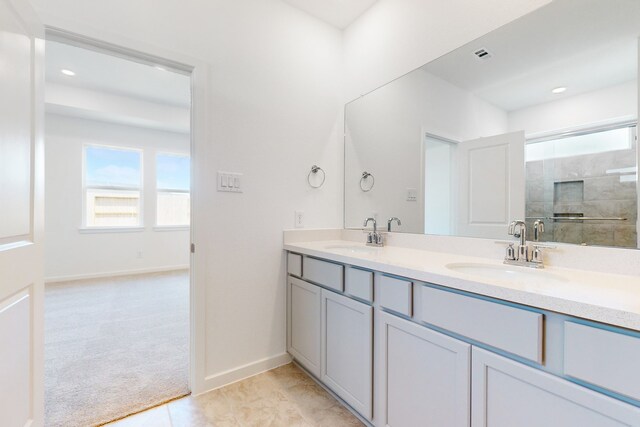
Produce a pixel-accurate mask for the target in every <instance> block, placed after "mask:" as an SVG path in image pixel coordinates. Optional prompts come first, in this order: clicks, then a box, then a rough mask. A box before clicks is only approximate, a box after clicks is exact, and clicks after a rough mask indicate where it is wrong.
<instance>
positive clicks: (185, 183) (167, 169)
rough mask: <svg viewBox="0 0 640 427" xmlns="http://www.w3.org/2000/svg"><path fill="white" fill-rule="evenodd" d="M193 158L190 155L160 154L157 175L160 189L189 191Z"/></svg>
mask: <svg viewBox="0 0 640 427" xmlns="http://www.w3.org/2000/svg"><path fill="white" fill-rule="evenodd" d="M190 169H191V159H190V158H189V157H188V156H179V155H174V154H158V156H157V163H156V176H157V185H158V189H164V190H183V191H189V188H190V186H191V185H190V184H191V183H190V175H191V173H190Z"/></svg>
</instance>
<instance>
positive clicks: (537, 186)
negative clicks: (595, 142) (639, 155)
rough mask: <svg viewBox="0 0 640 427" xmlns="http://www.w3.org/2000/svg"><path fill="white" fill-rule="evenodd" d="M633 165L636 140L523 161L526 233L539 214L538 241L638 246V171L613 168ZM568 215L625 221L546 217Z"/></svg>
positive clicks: (530, 231) (530, 229)
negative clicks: (624, 145)
mask: <svg viewBox="0 0 640 427" xmlns="http://www.w3.org/2000/svg"><path fill="white" fill-rule="evenodd" d="M635 166H636V149H635V144H634V147H633V148H632V149H629V150H618V151H609V152H605V153H597V154H587V155H581V156H573V157H564V158H556V159H545V160H539V161H534V162H527V164H526V182H527V184H526V216H527V225H528V228H529V230H528V231H529V233H532V232H533V231H532V225H533V222H534V221H535V219H536V218H537V217H540V218H541V219H543V218H544V219H543V221H544V223H545V233H544V234H543V235H542V238H541V239H540V240H542V241H554V242H565V243H576V244H586V245H600V246H618V247H634V248H635V247H638V244H637V231H636V221H637V215H638V202H637V190H636V179H635V175H636V174H635V172H631V173H629V172H625V173H620V172H613V171H614V170H615V169H623V168H630V167H635ZM629 179H630V180H629ZM570 214H575V215H582V216H584V217H598V218H600V217H621V218H626V220H625V221H586V220H585V221H553V220H550V219H547V218H549V217H553V216H558V215H570ZM529 236H533V234H529Z"/></svg>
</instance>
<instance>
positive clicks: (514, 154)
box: [455, 131, 525, 239]
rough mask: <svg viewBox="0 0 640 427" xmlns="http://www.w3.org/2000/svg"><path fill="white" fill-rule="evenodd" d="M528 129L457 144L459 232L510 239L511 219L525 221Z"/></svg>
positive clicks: (460, 234)
mask: <svg viewBox="0 0 640 427" xmlns="http://www.w3.org/2000/svg"><path fill="white" fill-rule="evenodd" d="M524 143H525V139H524V131H519V132H512V133H505V134H503V135H495V136H490V137H486V138H479V139H474V140H471V141H465V142H462V143H460V144H458V145H457V148H456V164H457V171H458V172H457V174H456V177H457V188H458V198H457V209H456V212H457V215H456V216H457V230H456V233H455V234H456V235H459V236H469V237H485V238H490V239H497V238H506V237H507V227H508V225H509V222H510V221H513V220H515V219H520V220H523V221H524V193H525V186H524Z"/></svg>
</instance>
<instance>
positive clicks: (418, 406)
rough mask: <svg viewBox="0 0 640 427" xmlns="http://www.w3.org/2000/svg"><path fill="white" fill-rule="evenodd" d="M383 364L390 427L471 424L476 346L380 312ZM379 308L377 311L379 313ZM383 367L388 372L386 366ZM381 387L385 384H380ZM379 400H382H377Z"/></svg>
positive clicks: (384, 414)
mask: <svg viewBox="0 0 640 427" xmlns="http://www.w3.org/2000/svg"><path fill="white" fill-rule="evenodd" d="M379 314H380V318H379V320H378V321H377V322H376V327H377V328H379V329H378V332H376V334H377V335H376V337H377V339H379V340H380V344H381V345H382V346H383V348H380V347H378V349H379V353H376V354H380V356H381V358H382V361H381V363H380V364H377V368H378V370H379V371H378V372H377V373H379V375H376V381H380V382H381V384H380V386H381V390H382V391H381V392H379V393H377V396H379V399H380V402H381V404H382V410H381V412H377V416H380V418H381V420H383V422H382V423H381V425H383V426H388V427H416V426H427V427H429V426H433V427H441V426H447V427H468V426H469V421H470V390H471V384H470V363H471V346H470V345H469V344H467V343H464V342H462V341H459V340H456V339H453V338H451V337H448V336H446V335H443V334H440V333H438V332H435V331H433V330H430V329H427V328H425V327H423V326H420V325H417V324H415V323H412V322H409V321H407V320H404V319H401V318H398V317H396V316H392V315H390V314H387V313H379ZM377 315H378V313H376V316H377ZM380 370H382V371H380ZM378 391H380V388H378ZM376 401H378V400H376Z"/></svg>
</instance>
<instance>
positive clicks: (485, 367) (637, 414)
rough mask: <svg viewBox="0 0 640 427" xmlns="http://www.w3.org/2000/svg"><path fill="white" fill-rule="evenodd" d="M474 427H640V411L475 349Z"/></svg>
mask: <svg viewBox="0 0 640 427" xmlns="http://www.w3.org/2000/svg"><path fill="white" fill-rule="evenodd" d="M472 353H473V356H472V360H473V362H472V373H473V374H472V375H473V376H472V381H471V383H472V394H471V403H472V404H471V407H472V411H473V413H472V419H471V426H472V427H513V426H518V427H622V426H640V408H637V407H635V406H631V405H629V404H626V403H623V402H620V401H618V400H615V399H612V398H610V397H608V396H605V395H603V394H600V393H596V392H595V391H592V390H589V389H586V388H584V387H581V386H578V385H576V384H573V383H570V382H569V381H566V380H564V379H562V378H558V377H555V376H553V375H550V374H547V373H545V372H542V371H539V370H537V369H534V368H530V367H528V366H525V365H523V364H520V363H518V362H514V361H513V360H509V359H506V358H504V357H502V356H498V355H497V354H493V353H490V352H488V351H485V350H480V349H478V348H476V347H473V350H472Z"/></svg>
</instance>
